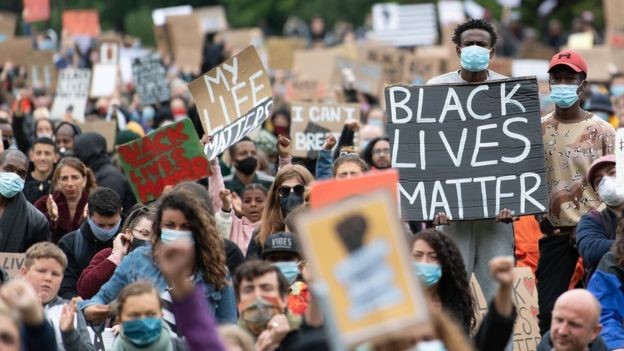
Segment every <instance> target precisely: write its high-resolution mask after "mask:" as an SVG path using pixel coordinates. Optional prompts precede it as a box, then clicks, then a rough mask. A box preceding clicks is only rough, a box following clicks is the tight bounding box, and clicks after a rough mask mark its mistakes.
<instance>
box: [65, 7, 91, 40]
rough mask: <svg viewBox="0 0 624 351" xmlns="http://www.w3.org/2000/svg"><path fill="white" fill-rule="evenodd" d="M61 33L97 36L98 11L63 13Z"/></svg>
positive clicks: (69, 11) (68, 11)
mask: <svg viewBox="0 0 624 351" xmlns="http://www.w3.org/2000/svg"><path fill="white" fill-rule="evenodd" d="M63 31H66V32H67V34H69V35H80V36H87V37H97V36H99V35H100V14H99V12H98V10H65V11H63Z"/></svg>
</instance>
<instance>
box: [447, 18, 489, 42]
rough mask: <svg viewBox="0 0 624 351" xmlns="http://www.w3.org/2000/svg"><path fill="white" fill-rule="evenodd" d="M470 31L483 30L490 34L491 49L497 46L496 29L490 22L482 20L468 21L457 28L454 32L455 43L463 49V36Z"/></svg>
mask: <svg viewBox="0 0 624 351" xmlns="http://www.w3.org/2000/svg"><path fill="white" fill-rule="evenodd" d="M470 29H481V30H484V31H486V32H488V33H489V34H490V47H492V48H493V47H494V46H496V42H497V41H498V35H497V34H496V30H494V27H493V26H492V24H490V22H488V21H486V20H484V19H480V18H472V19H469V20H468V21H466V22H464V23H462V24H460V25H459V26H457V27H456V28H455V31H454V32H453V38H452V40H453V43H455V45H457V46H459V47H461V35H462V34H463V33H464V32H465V31H467V30H470Z"/></svg>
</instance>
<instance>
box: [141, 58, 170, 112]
mask: <svg viewBox="0 0 624 351" xmlns="http://www.w3.org/2000/svg"><path fill="white" fill-rule="evenodd" d="M166 74H167V70H166V69H165V66H163V64H162V61H161V59H160V56H159V55H158V54H152V55H149V56H144V57H141V58H137V59H135V60H134V63H133V64H132V76H133V78H134V83H135V86H136V90H137V93H138V94H139V96H140V97H141V103H142V104H144V105H149V104H156V103H159V102H162V101H167V100H169V99H170V98H171V92H170V91H169V84H168V83H167V79H166V77H165V75H166Z"/></svg>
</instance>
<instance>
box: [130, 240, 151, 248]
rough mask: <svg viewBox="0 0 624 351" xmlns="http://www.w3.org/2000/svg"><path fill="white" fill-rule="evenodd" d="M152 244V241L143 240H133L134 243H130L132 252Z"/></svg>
mask: <svg viewBox="0 0 624 351" xmlns="http://www.w3.org/2000/svg"><path fill="white" fill-rule="evenodd" d="M150 244H151V241H149V240H141V239H137V238H133V239H132V242H131V243H130V251H132V250H134V249H136V248H137V247H141V246H149V245H150Z"/></svg>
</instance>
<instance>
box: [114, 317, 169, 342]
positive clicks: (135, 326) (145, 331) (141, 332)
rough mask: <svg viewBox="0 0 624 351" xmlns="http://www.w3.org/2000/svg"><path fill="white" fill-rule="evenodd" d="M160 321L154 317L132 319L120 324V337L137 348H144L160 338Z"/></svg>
mask: <svg viewBox="0 0 624 351" xmlns="http://www.w3.org/2000/svg"><path fill="white" fill-rule="evenodd" d="M161 331H162V320H161V319H160V318H156V317H148V318H141V319H133V320H131V321H125V322H123V323H122V324H121V335H122V336H123V337H124V338H126V339H127V340H128V341H130V342H131V343H132V344H133V345H135V346H137V347H145V346H148V345H150V344H152V343H154V342H155V341H156V340H158V339H159V338H160V332H161Z"/></svg>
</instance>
